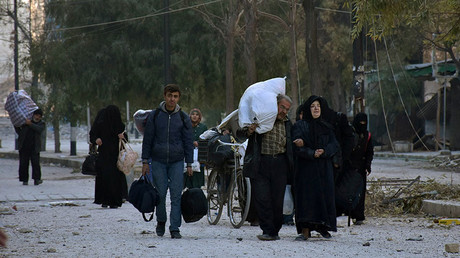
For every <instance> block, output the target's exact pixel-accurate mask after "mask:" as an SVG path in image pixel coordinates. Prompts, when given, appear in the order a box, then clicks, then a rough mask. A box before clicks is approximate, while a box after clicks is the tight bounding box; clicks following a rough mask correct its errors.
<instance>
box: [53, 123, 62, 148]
mask: <svg viewBox="0 0 460 258" xmlns="http://www.w3.org/2000/svg"><path fill="white" fill-rule="evenodd" d="M52 124H53V129H54V153H61V152H62V151H61V136H60V132H61V131H60V128H59V119H58V118H57V117H55V116H53V121H52Z"/></svg>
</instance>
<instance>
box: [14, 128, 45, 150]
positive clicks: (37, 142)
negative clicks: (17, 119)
mask: <svg viewBox="0 0 460 258" xmlns="http://www.w3.org/2000/svg"><path fill="white" fill-rule="evenodd" d="M14 129H15V130H16V133H17V134H18V150H22V149H23V148H25V144H30V143H29V142H26V138H27V135H28V134H34V135H33V138H34V142H33V146H34V147H33V148H34V149H33V152H34V153H39V152H40V150H41V146H42V144H41V142H42V141H41V134H42V132H43V131H44V130H45V123H44V122H43V121H42V120H40V121H39V122H38V123H35V122H34V121H32V124H30V125H26V124H24V125H23V126H21V127H15V128H14Z"/></svg>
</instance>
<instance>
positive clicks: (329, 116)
mask: <svg viewBox="0 0 460 258" xmlns="http://www.w3.org/2000/svg"><path fill="white" fill-rule="evenodd" d="M319 98H321V100H322V102H321V117H322V118H323V120H324V121H326V122H328V123H330V124H335V120H336V119H337V112H335V111H334V110H332V109H331V108H330V107H329V105H328V104H327V100H326V99H325V98H323V97H319Z"/></svg>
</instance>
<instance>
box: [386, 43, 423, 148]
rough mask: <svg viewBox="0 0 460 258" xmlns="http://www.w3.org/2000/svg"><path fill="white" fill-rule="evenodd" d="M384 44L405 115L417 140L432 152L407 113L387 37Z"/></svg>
mask: <svg viewBox="0 0 460 258" xmlns="http://www.w3.org/2000/svg"><path fill="white" fill-rule="evenodd" d="M383 43H384V44H385V50H386V53H387V58H388V63H389V64H390V70H391V74H392V75H393V80H394V82H395V85H396V90H397V91H398V96H399V100H400V101H401V104H402V106H403V109H404V113H405V114H406V116H407V119H408V120H409V123H410V126H411V127H412V130H413V131H414V133H415V135H416V136H417V138H418V139H419V141H420V142H421V143H422V144H423V147H425V148H426V150H430V149H429V148H428V147H427V146H426V145H425V143H424V142H423V141H422V138H420V135H419V134H418V133H417V130H415V127H414V124H413V123H412V120H411V119H410V116H409V113H408V112H407V109H406V105H405V104H404V100H403V99H402V96H401V91H400V90H399V84H398V82H397V80H396V75H395V72H394V70H393V65H392V64H391V58H390V53H389V52H388V46H387V40H386V38H385V37H383Z"/></svg>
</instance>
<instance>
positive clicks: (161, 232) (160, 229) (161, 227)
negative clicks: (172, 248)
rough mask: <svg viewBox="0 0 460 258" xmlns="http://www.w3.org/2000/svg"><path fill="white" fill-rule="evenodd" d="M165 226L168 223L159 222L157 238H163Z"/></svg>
mask: <svg viewBox="0 0 460 258" xmlns="http://www.w3.org/2000/svg"><path fill="white" fill-rule="evenodd" d="M165 224H166V222H159V221H158V223H157V228H156V230H155V231H156V233H157V236H163V235H164V234H165Z"/></svg>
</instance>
